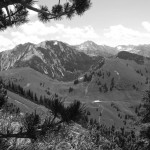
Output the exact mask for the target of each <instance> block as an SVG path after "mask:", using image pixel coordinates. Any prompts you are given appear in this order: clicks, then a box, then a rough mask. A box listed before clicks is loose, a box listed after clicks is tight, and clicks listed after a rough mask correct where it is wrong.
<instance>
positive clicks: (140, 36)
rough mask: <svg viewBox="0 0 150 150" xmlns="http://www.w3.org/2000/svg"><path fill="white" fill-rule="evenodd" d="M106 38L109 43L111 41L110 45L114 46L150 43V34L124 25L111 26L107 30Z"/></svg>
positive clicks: (105, 32)
mask: <svg viewBox="0 0 150 150" xmlns="http://www.w3.org/2000/svg"><path fill="white" fill-rule="evenodd" d="M142 25H143V23H142ZM144 28H145V27H144ZM104 37H105V40H106V41H107V42H108V41H109V42H108V43H109V45H112V46H116V45H122V44H123V45H127V44H135V45H138V44H148V43H150V33H148V32H141V31H137V30H134V29H132V28H127V27H124V26H123V25H116V26H110V27H109V28H108V29H105V30H104Z"/></svg>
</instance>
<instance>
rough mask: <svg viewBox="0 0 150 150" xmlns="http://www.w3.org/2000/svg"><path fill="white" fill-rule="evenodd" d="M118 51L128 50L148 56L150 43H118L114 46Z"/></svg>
mask: <svg viewBox="0 0 150 150" xmlns="http://www.w3.org/2000/svg"><path fill="white" fill-rule="evenodd" d="M116 49H117V50H118V51H128V52H130V53H134V54H138V55H142V56H145V57H150V44H143V45H138V46H135V45H119V46H117V47H116Z"/></svg>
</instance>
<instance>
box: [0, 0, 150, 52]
mask: <svg viewBox="0 0 150 150" xmlns="http://www.w3.org/2000/svg"><path fill="white" fill-rule="evenodd" d="M91 1H92V7H91V8H90V10H88V11H87V12H85V13H84V15H83V16H81V17H79V16H75V17H74V18H72V20H68V19H66V18H64V19H62V20H61V21H54V20H52V21H51V22H50V23H46V24H43V23H42V22H40V21H39V20H38V18H37V14H36V13H35V12H33V11H30V17H29V18H30V22H29V23H26V24H24V25H21V26H20V27H17V28H16V27H13V28H8V29H7V30H5V31H4V32H2V31H1V34H0V41H1V42H0V51H2V50H7V49H12V48H13V47H15V46H16V45H18V44H23V43H27V42H31V43H35V44H37V43H40V42H42V41H45V40H59V41H62V42H66V43H68V44H70V45H77V44H80V43H83V42H85V41H88V40H89V41H93V42H95V43H97V44H99V45H108V46H113V47H115V46H117V45H140V44H150V9H149V6H150V1H149V0H145V1H141V0H132V1H131V0H126V1H123V0H113V1H110V0H101V1H98V0H91ZM62 2H63V1H62ZM40 4H45V5H48V6H51V5H52V4H54V2H51V1H48V0H43V1H42V3H40V2H39V3H37V4H36V5H35V6H36V7H39V5H40Z"/></svg>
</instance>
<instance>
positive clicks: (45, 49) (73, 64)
mask: <svg viewBox="0 0 150 150" xmlns="http://www.w3.org/2000/svg"><path fill="white" fill-rule="evenodd" d="M100 59H101V57H90V56H88V55H86V54H85V53H83V52H79V51H77V50H76V49H74V48H73V47H71V46H69V45H68V44H66V43H63V42H60V41H44V42H41V43H39V44H37V45H36V44H32V43H26V44H20V45H18V46H16V47H15V48H14V49H12V50H8V51H4V52H1V53H0V61H1V65H0V69H1V70H7V69H10V68H19V67H30V68H33V69H35V70H37V71H39V72H41V73H43V74H46V75H48V76H49V77H51V78H53V79H58V80H65V81H66V80H67V81H69V80H73V79H74V78H75V77H77V76H78V75H79V74H80V73H82V72H85V71H87V70H88V69H89V68H90V67H91V66H92V65H93V64H95V63H96V62H97V61H99V60H100Z"/></svg>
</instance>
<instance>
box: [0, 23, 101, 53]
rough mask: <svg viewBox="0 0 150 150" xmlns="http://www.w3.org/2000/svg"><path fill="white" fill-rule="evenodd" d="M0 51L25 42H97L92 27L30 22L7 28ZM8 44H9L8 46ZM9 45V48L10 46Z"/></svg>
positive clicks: (0, 44)
mask: <svg viewBox="0 0 150 150" xmlns="http://www.w3.org/2000/svg"><path fill="white" fill-rule="evenodd" d="M1 39H2V40H1V41H7V42H5V44H2V43H3V42H0V50H5V49H11V48H13V47H15V46H16V45H18V44H23V43H26V42H31V43H35V44H37V43H39V42H42V41H44V40H60V41H64V42H66V43H68V44H79V43H81V42H84V41H86V40H98V39H99V36H98V35H97V34H96V32H95V31H94V29H93V27H92V26H85V27H70V26H65V25H63V24H55V25H48V24H43V23H42V22H40V21H34V22H33V21H32V22H29V23H26V24H24V25H22V26H20V27H18V28H9V29H7V30H5V31H4V32H3V33H2V35H1ZM8 43H9V44H8ZM10 45H11V46H10Z"/></svg>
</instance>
